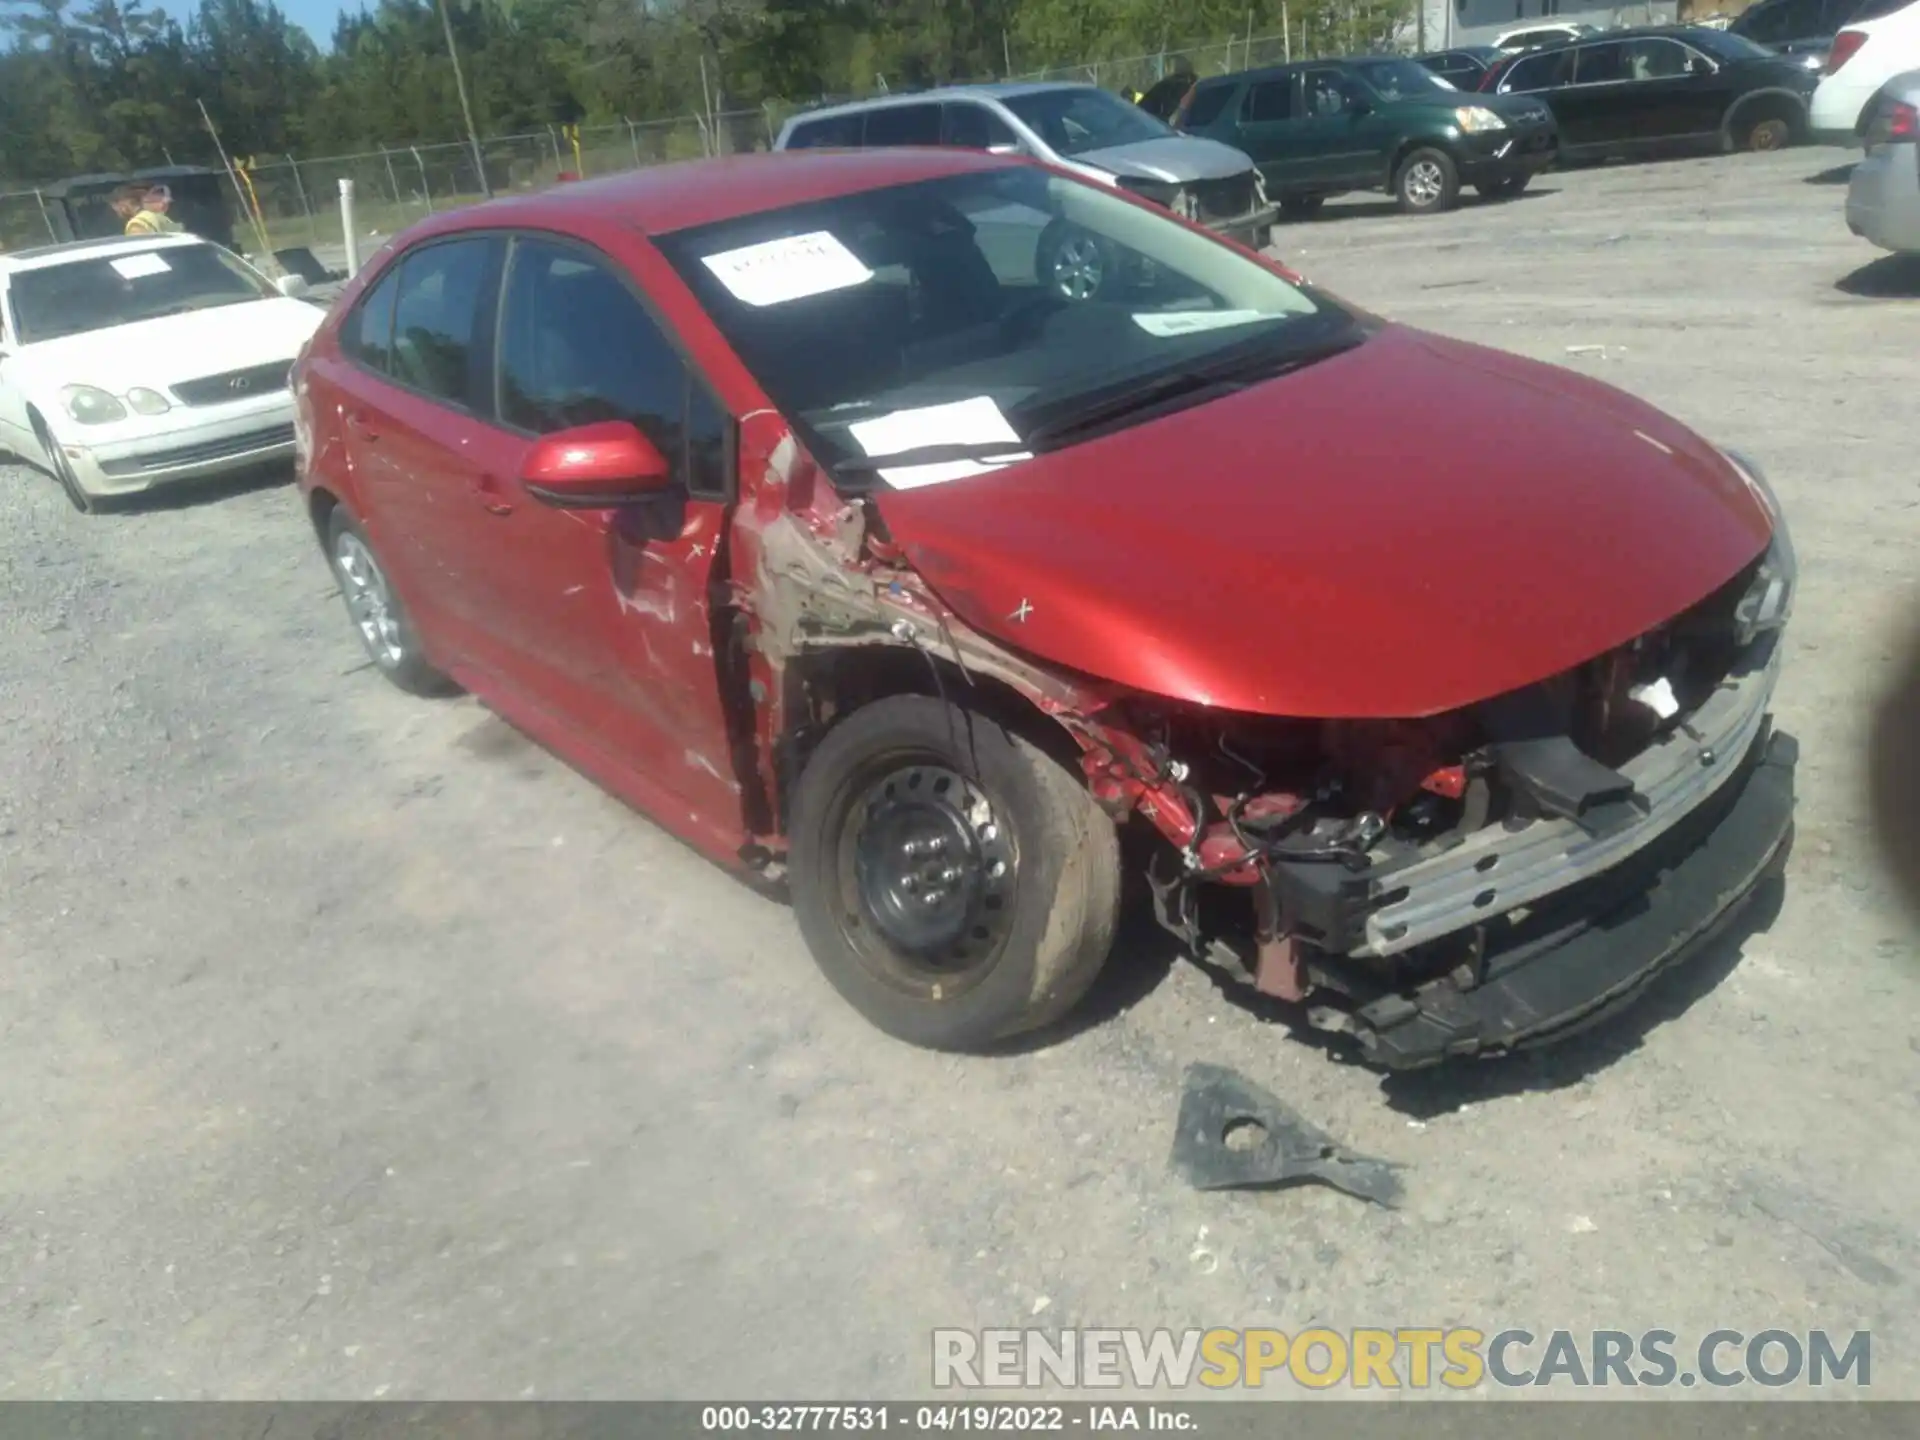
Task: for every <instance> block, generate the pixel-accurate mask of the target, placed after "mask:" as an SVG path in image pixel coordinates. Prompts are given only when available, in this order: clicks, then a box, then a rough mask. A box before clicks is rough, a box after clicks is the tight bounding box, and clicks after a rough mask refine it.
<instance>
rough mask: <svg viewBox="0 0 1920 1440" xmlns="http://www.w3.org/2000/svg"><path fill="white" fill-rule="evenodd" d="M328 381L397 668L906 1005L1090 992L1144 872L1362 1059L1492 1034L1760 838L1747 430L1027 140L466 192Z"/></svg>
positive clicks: (389, 263) (1627, 978)
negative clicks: (506, 195)
mask: <svg viewBox="0 0 1920 1440" xmlns="http://www.w3.org/2000/svg"><path fill="white" fill-rule="evenodd" d="M1063 244H1064V245H1066V246H1067V248H1069V249H1070V250H1071V251H1072V253H1074V254H1075V255H1076V256H1078V257H1080V260H1081V262H1082V263H1081V267H1080V270H1079V271H1077V272H1076V283H1075V284H1074V285H1073V286H1071V287H1064V288H1057V287H1056V286H1054V285H1053V284H1052V283H1049V282H1048V281H1043V279H1042V278H1041V275H1040V271H1039V269H1038V267H1036V264H1035V257H1036V255H1040V254H1051V253H1054V252H1056V251H1058V250H1060V249H1061V246H1062V245H1063ZM295 393H296V398H297V402H298V413H299V423H298V439H299V446H300V454H301V460H302V463H301V485H302V488H303V492H304V494H305V496H306V499H307V503H308V506H309V509H310V513H311V516H312V521H313V525H314V527H315V529H316V531H317V532H318V534H319V537H320V539H321V542H322V544H323V546H324V547H325V551H326V554H327V556H328V558H329V560H330V562H331V564H332V566H333V568H334V570H335V572H336V574H337V576H338V578H339V582H340V587H341V590H342V592H343V594H344V596H345V598H346V603H347V609H348V611H349V614H350V615H351V617H352V619H353V622H354V624H355V626H356V628H357V630H358V632H359V634H360V637H361V639H362V641H363V642H364V644H365V645H366V647H367V650H368V653H369V654H370V655H371V656H372V658H373V660H374V662H375V663H376V664H377V665H378V667H379V668H380V669H381V670H382V671H383V672H385V673H386V674H387V675H388V676H389V677H390V678H391V679H392V680H394V681H395V682H396V683H398V684H399V685H401V686H403V687H405V688H407V689H409V690H414V691H419V692H423V693H427V692H435V691H442V690H446V689H449V688H452V687H453V686H461V687H465V688H466V689H468V690H471V691H472V692H474V693H475V694H477V695H478V696H479V697H480V698H481V699H483V700H484V701H485V702H486V703H487V704H488V705H489V706H491V707H493V708H494V709H495V710H497V711H498V712H499V713H500V714H502V715H503V716H505V717H506V718H507V719H509V720H510V721H512V722H513V723H514V724H516V725H518V726H519V727H521V728H522V729H524V730H526V731H527V732H529V733H530V734H531V735H533V736H534V737H536V738H537V739H539V740H540V741H541V742H543V743H544V744H546V745H547V746H549V747H550V748H551V749H553V750H554V751H556V752H557V753H559V754H560V755H562V756H563V757H565V758H566V759H567V760H569V761H570V762H571V763H573V764H575V765H576V766H578V767H579V768H580V769H582V770H583V771H586V772H588V773H589V774H591V775H593V776H595V777H596V778H597V779H598V780H599V781H600V782H601V783H603V784H604V785H606V786H607V787H608V788H609V789H611V790H613V791H614V792H615V793H617V794H619V795H621V796H622V797H624V798H625V799H627V800H628V801H629V802H631V803H632V804H634V805H635V806H637V807H638V808H639V809H641V810H643V811H644V812H646V813H647V814H648V815H650V816H652V817H653V818H654V819H655V820H657V821H658V822H659V823H660V824H662V825H664V826H666V827H667V828H669V829H670V830H672V831H674V832H675V833H676V834H678V835H680V836H682V837H683V838H685V839H687V840H688V841H690V842H692V843H693V844H695V845H697V846H698V847H700V848H701V849H702V850H704V851H705V852H706V853H708V854H709V855H711V856H713V857H715V858H716V859H718V860H720V861H722V862H724V863H726V864H729V865H734V866H740V867H748V868H751V869H754V870H757V871H760V872H763V873H765V874H767V875H769V876H781V877H784V879H785V881H786V883H787V886H788V888H789V891H790V893H791V895H792V899H793V904H794V908H795V911H796V914H797V916H798V920H799V924H800V929H801V931H802V933H803V934H804V935H805V937H806V940H807V943H808V946H809V947H810V948H811V950H812V952H813V954H814V956H815V958H816V960H817V961H818V962H819V964H820V967H821V969H822V970H823V971H824V972H825V973H826V975H827V977H828V979H829V980H831V981H832V983H833V984H834V985H835V986H836V987H837V988H838V989H839V990H840V991H841V993H842V994H843V995H845V997H846V998H847V999H848V1000H850V1001H851V1002H852V1003H853V1004H854V1005H856V1006H857V1007H858V1008H859V1009H860V1010H861V1011H862V1012H863V1013H865V1014H866V1015H867V1016H868V1017H870V1018H871V1019H872V1020H873V1021H874V1022H875V1023H876V1024H877V1025H879V1026H880V1027H881V1028H883V1029H885V1030H887V1031H889V1032H891V1033H892V1034H894V1035H897V1036H901V1037H904V1038H906V1039H908V1040H911V1041H914V1042H916V1043H919V1044H924V1045H932V1046H940V1047H954V1048H962V1047H978V1046H984V1045H989V1044H992V1043H993V1042H996V1041H999V1040H1001V1039H1003V1038H1004V1037H1007V1036H1009V1035H1011V1034H1014V1033H1017V1032H1020V1031H1023V1030H1029V1029H1032V1028H1034V1027H1037V1026H1040V1025H1043V1024H1045V1023H1047V1022H1049V1021H1051V1020H1053V1019H1055V1018H1057V1017H1059V1016H1061V1015H1062V1014H1064V1013H1065V1012H1066V1011H1067V1010H1068V1009H1069V1008H1071V1007H1072V1006H1073V1005H1074V1003H1075V1002H1076V1001H1077V1000H1079V999H1080V997H1081V996H1082V995H1083V994H1084V993H1085V992H1086V990H1087V988H1088V987H1089V985H1090V984H1091V983H1092V981H1093V980H1094V978H1095V976H1096V974H1097V973H1098V971H1099V970H1100V967H1101V965H1102V964H1103V963H1104V962H1105V960H1106V958H1107V953H1108V950H1109V948H1110V946H1111V943H1112V940H1113V936H1114V930H1115V924H1116V918H1117V916H1118V914H1119V911H1120V907H1121V896H1122V892H1123V889H1124V888H1126V886H1127V885H1128V884H1129V883H1131V882H1132V881H1134V880H1138V881H1140V882H1142V883H1141V886H1140V891H1141V893H1142V895H1143V896H1144V895H1145V894H1146V893H1147V892H1148V891H1151V894H1152V897H1153V901H1154V906H1155V909H1156V912H1157V914H1158V916H1159V918H1160V920H1161V922H1162V923H1164V924H1165V925H1167V926H1168V927H1170V928H1171V929H1172V930H1173V931H1174V932H1175V933H1176V934H1178V935H1179V936H1180V937H1181V938H1182V940H1183V941H1185V942H1186V943H1187V944H1188V945H1189V946H1190V947H1192V948H1193V949H1195V950H1196V951H1199V950H1201V949H1203V948H1207V949H1216V948H1217V947H1218V946H1220V945H1225V946H1227V947H1229V948H1230V949H1232V950H1234V951H1235V952H1237V953H1238V955H1239V956H1240V957H1241V961H1242V964H1243V967H1244V980H1245V983H1246V984H1247V985H1248V986H1249V987H1251V988H1253V989H1257V990H1259V991H1262V992H1265V993H1266V994H1268V995H1272V996H1277V997H1282V998H1284V999H1287V1000H1291V1001H1303V1000H1305V999H1307V998H1308V997H1309V996H1311V997H1312V1000H1313V1002H1314V1003H1313V1005H1312V1007H1311V1009H1310V1010H1309V1009H1308V1008H1307V1007H1305V1006H1303V1007H1302V1010H1301V1012H1300V1013H1301V1014H1302V1016H1303V1018H1304V1017H1305V1016H1307V1015H1309V1014H1310V1015H1311V1016H1312V1017H1313V1018H1314V1019H1315V1020H1317V1021H1324V1022H1329V1023H1332V1024H1334V1025H1335V1026H1337V1027H1338V1028H1340V1029H1342V1030H1345V1031H1347V1032H1348V1033H1350V1034H1351V1035H1352V1036H1353V1037H1355V1038H1356V1040H1357V1042H1358V1045H1359V1046H1360V1048H1361V1051H1362V1053H1363V1054H1364V1055H1365V1056H1367V1057H1369V1058H1370V1059H1372V1060H1373V1061H1374V1062H1376V1063H1379V1064H1381V1065H1385V1066H1393V1067H1398V1066H1413V1065H1421V1064H1426V1063H1431V1062H1433V1061H1435V1060H1438V1059H1440V1058H1442V1057H1445V1056H1448V1055H1457V1054H1467V1053H1486V1052H1497V1051H1501V1050H1506V1049H1511V1048H1515V1047H1518V1046H1522V1045H1526V1044H1530V1043H1534V1042H1538V1041H1543V1040H1547V1039H1551V1038H1553V1037H1554V1036H1555V1035H1557V1034H1558V1033H1560V1032H1561V1031H1564V1030H1565V1029H1567V1028H1568V1027H1570V1026H1573V1025H1576V1024H1580V1023H1583V1022H1585V1021H1587V1020H1590V1019H1591V1018H1593V1017H1594V1016H1595V1015H1597V1014H1600V1013H1602V1012H1603V1011H1605V1010H1606V1009H1608V1008H1609V1007H1611V1006H1613V1005H1616V1004H1619V1003H1622V1002H1623V1001H1624V1000H1626V999H1627V998H1629V997H1630V996H1632V995H1633V994H1634V993H1635V992H1636V991H1637V990H1638V988H1639V987H1640V985H1641V984H1642V983H1643V982H1644V981H1645V980H1646V979H1647V978H1649V977H1650V976H1651V975H1653V974H1654V973H1655V972H1656V971H1658V970H1659V969H1660V968H1661V967H1663V966H1665V965H1668V964H1670V963H1672V962H1674V961H1675V960H1677V959H1679V958H1681V957H1682V956H1684V955H1686V954H1687V953H1688V952H1689V951H1690V950H1692V949H1693V948H1695V947H1696V946H1697V945H1698V944H1699V943H1700V942H1701V940H1702V939H1703V937H1705V936H1706V935H1707V934H1709V933H1710V932H1712V931H1714V930H1716V929H1717V928H1719V927H1720V926H1722V925H1723V924H1724V923H1725V922H1726V921H1727V920H1728V919H1729V918H1730V917H1732V916H1733V915H1734V914H1735V913H1736V912H1737V911H1738V910H1739V908H1740V907H1741V905H1742V904H1743V903H1744V902H1745V900H1746V899H1747V898H1748V897H1749V896H1750V895H1751V893H1752V892H1753V891H1754V890H1755V888H1756V887H1757V886H1758V884H1759V883H1760V881H1761V880H1762V879H1763V878H1765V877H1767V876H1768V875H1769V874H1770V873H1772V872H1773V871H1775V870H1777V868H1778V866H1779V865H1780V863H1781V861H1782V858H1783V856H1784V854H1785V851H1786V847H1787V844H1788V841H1789V837H1790V833H1791V816H1792V770H1793V759H1794V755H1793V746H1792V742H1791V740H1790V739H1788V738H1787V737H1785V736H1777V735H1775V734H1774V733H1773V732H1772V729H1771V725H1770V720H1769V714H1768V706H1769V700H1770V696H1771V693H1772V690H1773V685H1774V681H1775V678H1776V675H1777V672H1778V664H1779V651H1780V646H1779V639H1780V633H1781V628H1782V626H1783V625H1784V624H1785V623H1786V620H1787V615H1788V612H1789V609H1790V608H1791V601H1792V595H1793V588H1794V583H1795V573H1794V558H1793V551H1792V547H1791V544H1790V542H1789V540H1788V537H1787V531H1786V529H1785V527H1784V525H1783V523H1782V521H1781V518H1780V514H1779V510H1778V507H1777V504H1776V503H1775V501H1774V500H1773V497H1772V494H1771V492H1770V490H1769V489H1768V487H1767V485H1766V482H1765V481H1764V480H1763V479H1762V477H1761V475H1760V473H1759V471H1758V470H1757V469H1756V468H1755V467H1754V466H1753V465H1752V464H1751V463H1749V462H1747V461H1744V460H1739V459H1736V458H1734V457H1733V456H1731V455H1729V454H1728V453H1726V452H1724V451H1721V450H1719V449H1716V448H1715V447H1714V446H1713V445H1711V444H1708V443H1707V442H1706V441H1704V440H1702V439H1701V438H1699V437H1698V436H1696V435H1694V434H1692V433H1690V432H1689V431H1688V430H1686V429H1685V428H1683V427H1682V426H1680V425H1679V424H1677V423H1676V422H1674V421H1673V420H1671V419H1669V418H1668V417H1667V416H1665V415H1663V414H1661V413H1660V412H1658V411H1657V410H1654V409H1653V408H1651V407H1649V406H1647V405H1645V404H1642V403H1641V402H1639V401H1638V400H1635V399H1633V398H1631V397H1629V396H1627V395H1625V394H1622V393H1620V392H1618V391H1615V390H1612V389H1609V388H1607V387H1606V386H1603V385H1599V384H1596V383H1594V382H1593V381H1590V380H1587V379H1584V378H1581V377H1578V376H1576V375H1573V374H1571V373H1569V372H1567V371H1563V370H1560V369H1556V368H1552V367H1548V366H1545V365H1540V364H1535V363H1532V362H1529V361H1525V360H1521V359H1517V358H1515V357H1513V356H1510V355H1504V354H1500V353H1498V352H1495V351H1491V350H1485V349H1481V348H1478V347H1475V346H1472V345H1466V344H1462V343H1459V342H1456V341H1452V340H1446V339H1442V338H1440V337H1437V336H1434V335H1429V334H1424V333H1422V332H1419V331H1416V330H1412V329H1408V328H1406V327H1404V326H1398V325H1392V324H1388V323H1385V322H1383V321H1381V320H1380V319H1378V318H1376V317H1373V316H1370V315H1368V314H1365V313H1364V312H1361V311H1359V310H1356V309H1354V308H1352V307H1351V306H1348V305H1346V304H1343V303H1342V302H1340V301H1339V300H1337V299H1335V298H1333V297H1332V296H1330V295H1327V294H1325V293H1324V292H1322V291H1320V290H1318V289H1316V288H1314V287H1312V286H1310V285H1308V284H1307V283H1305V282H1304V281H1302V280H1301V279H1300V278H1299V277H1297V276H1295V275H1292V274H1290V273H1289V272H1288V271H1286V270H1285V269H1283V268H1282V267H1280V266H1279V265H1277V264H1275V263H1273V262H1271V261H1268V260H1266V259H1263V258H1262V257H1260V256H1258V255H1255V254H1253V253H1251V252H1249V251H1246V250H1243V249H1240V248H1238V247H1237V246H1234V245H1232V244H1230V243H1228V242H1226V241H1223V240H1221V239H1219V238H1218V237H1215V236H1213V235H1211V234H1209V233H1207V232H1206V231H1204V230H1201V229H1198V228H1196V227H1195V226H1192V225H1189V224H1187V223H1186V222H1184V221H1182V220H1180V219H1179V218H1177V217H1175V216H1173V215H1171V214H1169V213H1167V212H1166V211H1164V210H1160V209H1157V208H1155V207H1154V206H1152V205H1151V204H1149V203H1147V202H1145V201H1142V200H1140V199H1138V198H1137V197H1133V196H1130V195H1127V194H1125V193H1122V192H1117V191H1114V190H1110V189H1107V188H1104V187H1101V186H1098V185H1095V184H1092V183H1089V182H1086V181H1083V180H1080V179H1077V178H1074V177H1071V176H1067V175H1063V174H1060V173H1057V172H1054V171H1050V170H1048V169H1045V168H1042V167H1039V166H1036V165H1032V164H1029V163H1025V162H1022V161H1019V160H1012V159H1007V158H1003V157H997V156H992V155H986V154H972V153H963V152H940V151H917V150H890V151H874V152H866V153H847V154H836V153H831V152H821V151H812V152H806V153H803V154H793V155H763V156H749V157H741V158H738V159H731V160H725V161H717V162H709V163H703V164H698V165H692V166H684V167H669V168H663V169H658V170H650V171H645V172H641V173H638V174H633V175H626V176H621V177H618V178H614V179H608V180H600V181H594V182H589V183H585V184H581V185H574V186H567V187H565V188H563V189H561V190H557V191H554V192H552V193H549V194H546V195H541V196H536V197H529V198H518V199H510V200H502V201H497V202H493V203H489V204H485V205H480V206H476V207H474V208H471V209H467V210H462V211H459V212H457V213H453V214H448V215H443V216H439V217H437V218H435V219H432V220H430V221H428V222H427V223H426V224H424V225H422V226H420V227H418V228H416V229H414V230H411V231H409V232H408V233H407V234H405V235H404V236H402V237H400V238H399V239H398V240H396V241H395V242H394V243H393V244H392V245H391V246H389V247H388V249H386V250H385V251H383V252H382V253H381V254H380V255H379V256H377V257H376V258H375V259H374V261H373V262H372V263H371V264H370V265H369V266H368V267H367V268H366V269H365V270H364V271H363V272H362V273H361V274H360V275H359V276H358V277H357V278H356V280H355V281H354V282H353V284H352V285H351V286H350V287H349V289H348V291H347V293H346V294H345V295H344V296H343V297H342V298H341V300H340V301H339V303H338V304H337V305H336V306H335V308H334V310H333V313H332V315H331V317H330V318H329V320H328V322H327V324H326V325H325V327H324V328H323V329H322V330H321V331H320V333H319V334H318V335H316V337H315V338H314V340H313V342H312V343H311V345H310V346H309V347H308V350H307V351H306V353H305V354H304V355H303V357H302V358H301V360H300V361H299V363H298V365H297V367H296V372H295ZM1123 837H1124V838H1127V839H1128V840H1129V843H1127V844H1125V845H1123V843H1122V841H1123ZM1135 842H1137V843H1135ZM1123 857H1124V858H1123Z"/></svg>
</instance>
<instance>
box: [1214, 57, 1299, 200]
mask: <svg viewBox="0 0 1920 1440" xmlns="http://www.w3.org/2000/svg"><path fill="white" fill-rule="evenodd" d="M1216 93H1218V92H1215V91H1210V90H1202V91H1201V92H1200V95H1199V96H1197V97H1196V98H1195V102H1194V106H1193V107H1192V108H1193V109H1196V110H1197V109H1198V108H1199V104H1200V99H1201V98H1202V97H1204V98H1208V99H1211V97H1212V96H1213V95H1214V94H1216ZM1232 143H1233V144H1234V145H1236V146H1238V147H1239V148H1240V149H1242V150H1244V151H1246V152H1247V154H1249V155H1251V156H1252V157H1253V163H1254V164H1255V165H1257V166H1259V167H1260V173H1261V175H1262V176H1264V177H1265V179H1266V181H1267V183H1268V184H1269V185H1270V186H1272V187H1274V188H1275V189H1276V190H1280V189H1288V190H1294V189H1298V188H1300V182H1302V181H1303V180H1305V179H1306V178H1307V176H1308V174H1309V173H1310V160H1311V157H1310V155H1309V154H1308V151H1307V148H1306V145H1305V143H1304V141H1303V138H1302V136H1301V132H1300V76H1299V73H1298V72H1297V71H1292V70H1282V71H1277V72H1276V71H1268V72H1265V73H1263V74H1261V75H1258V76H1255V77H1254V78H1252V79H1251V80H1250V81H1249V82H1248V84H1247V86H1246V88H1245V89H1244V90H1242V92H1241V94H1240V100H1239V106H1238V110H1237V111H1236V113H1235V115H1234V123H1233V137H1232Z"/></svg>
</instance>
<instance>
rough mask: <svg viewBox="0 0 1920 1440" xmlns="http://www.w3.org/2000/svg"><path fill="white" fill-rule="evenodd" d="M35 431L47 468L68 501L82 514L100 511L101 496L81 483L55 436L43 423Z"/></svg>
mask: <svg viewBox="0 0 1920 1440" xmlns="http://www.w3.org/2000/svg"><path fill="white" fill-rule="evenodd" d="M33 433H34V434H35V435H36V436H38V437H39V439H40V448H41V449H42V450H44V451H45V452H46V455H47V468H48V469H49V470H51V471H52V472H53V478H54V479H56V480H58V481H59V482H60V493H61V494H63V495H65V496H66V497H67V503H68V504H69V505H71V506H73V508H74V509H76V510H78V511H79V512H80V513H81V514H82V515H93V514H96V513H98V511H99V510H100V509H101V508H102V506H101V504H100V497H99V496H97V495H95V494H94V493H93V492H92V491H90V490H88V489H87V487H86V486H84V485H82V484H81V483H80V477H79V476H78V475H76V474H74V473H73V464H72V462H71V461H69V460H68V459H67V457H66V453H65V452H64V451H62V450H61V448H60V446H59V444H58V443H57V442H56V441H55V440H54V438H53V436H52V435H50V434H48V433H47V430H46V428H45V427H44V426H42V425H35V426H34V427H33Z"/></svg>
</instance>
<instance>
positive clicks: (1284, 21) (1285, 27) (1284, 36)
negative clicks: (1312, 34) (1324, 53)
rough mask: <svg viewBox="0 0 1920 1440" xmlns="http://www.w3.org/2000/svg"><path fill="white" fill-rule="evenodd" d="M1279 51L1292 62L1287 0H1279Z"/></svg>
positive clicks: (1291, 39) (1422, 0) (1425, 0)
mask: <svg viewBox="0 0 1920 1440" xmlns="http://www.w3.org/2000/svg"><path fill="white" fill-rule="evenodd" d="M1420 3H1421V4H1422V5H1424V4H1426V3H1427V0H1420ZM1280 53H1281V56H1282V57H1283V58H1284V59H1285V60H1286V62H1287V63H1288V64H1289V65H1291V64H1292V63H1293V21H1291V20H1289V19H1288V18H1287V0H1280Z"/></svg>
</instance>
